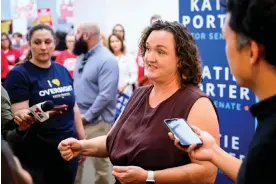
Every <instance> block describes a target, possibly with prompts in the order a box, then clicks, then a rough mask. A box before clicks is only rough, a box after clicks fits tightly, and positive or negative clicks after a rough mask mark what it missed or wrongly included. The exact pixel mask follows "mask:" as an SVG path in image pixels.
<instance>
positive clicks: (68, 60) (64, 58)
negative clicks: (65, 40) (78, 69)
mask: <svg viewBox="0 0 276 184" xmlns="http://www.w3.org/2000/svg"><path fill="white" fill-rule="evenodd" d="M76 58H77V56H75V55H74V54H72V53H70V52H69V51H68V50H64V51H61V52H60V54H59V56H57V58H56V62H57V63H59V64H61V65H63V66H64V67H65V68H67V70H68V71H69V73H70V74H71V76H72V77H73V75H74V69H75V64H76Z"/></svg>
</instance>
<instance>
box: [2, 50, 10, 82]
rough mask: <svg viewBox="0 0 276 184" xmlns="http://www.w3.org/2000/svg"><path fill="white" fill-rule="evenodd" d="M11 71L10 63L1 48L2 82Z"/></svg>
mask: <svg viewBox="0 0 276 184" xmlns="http://www.w3.org/2000/svg"><path fill="white" fill-rule="evenodd" d="M8 72H9V63H8V60H7V57H6V55H5V53H4V51H3V50H1V82H2V83H3V82H4V81H5V79H6V77H7V74H8Z"/></svg>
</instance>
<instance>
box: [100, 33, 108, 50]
mask: <svg viewBox="0 0 276 184" xmlns="http://www.w3.org/2000/svg"><path fill="white" fill-rule="evenodd" d="M101 43H102V44H103V45H104V46H105V47H106V48H108V40H107V38H106V35H105V34H104V33H103V32H101Z"/></svg>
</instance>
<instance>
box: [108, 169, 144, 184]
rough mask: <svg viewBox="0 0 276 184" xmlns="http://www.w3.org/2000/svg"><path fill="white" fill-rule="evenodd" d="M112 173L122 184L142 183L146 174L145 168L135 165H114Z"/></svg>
mask: <svg viewBox="0 0 276 184" xmlns="http://www.w3.org/2000/svg"><path fill="white" fill-rule="evenodd" d="M112 174H113V176H114V177H115V178H117V180H119V181H120V183H122V184H128V183H131V184H144V183H146V180H147V176H148V172H147V171H146V170H144V169H142V168H141V167H136V166H114V167H113V171H112Z"/></svg>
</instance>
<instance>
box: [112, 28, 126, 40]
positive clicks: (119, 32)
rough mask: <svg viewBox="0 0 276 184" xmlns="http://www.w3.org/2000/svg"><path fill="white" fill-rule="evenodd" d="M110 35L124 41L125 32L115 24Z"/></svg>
mask: <svg viewBox="0 0 276 184" xmlns="http://www.w3.org/2000/svg"><path fill="white" fill-rule="evenodd" d="M112 34H115V35H118V36H120V37H121V39H122V40H123V41H125V37H126V32H125V28H124V26H123V25H122V24H116V25H115V26H114V27H113V29H112Z"/></svg>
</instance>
